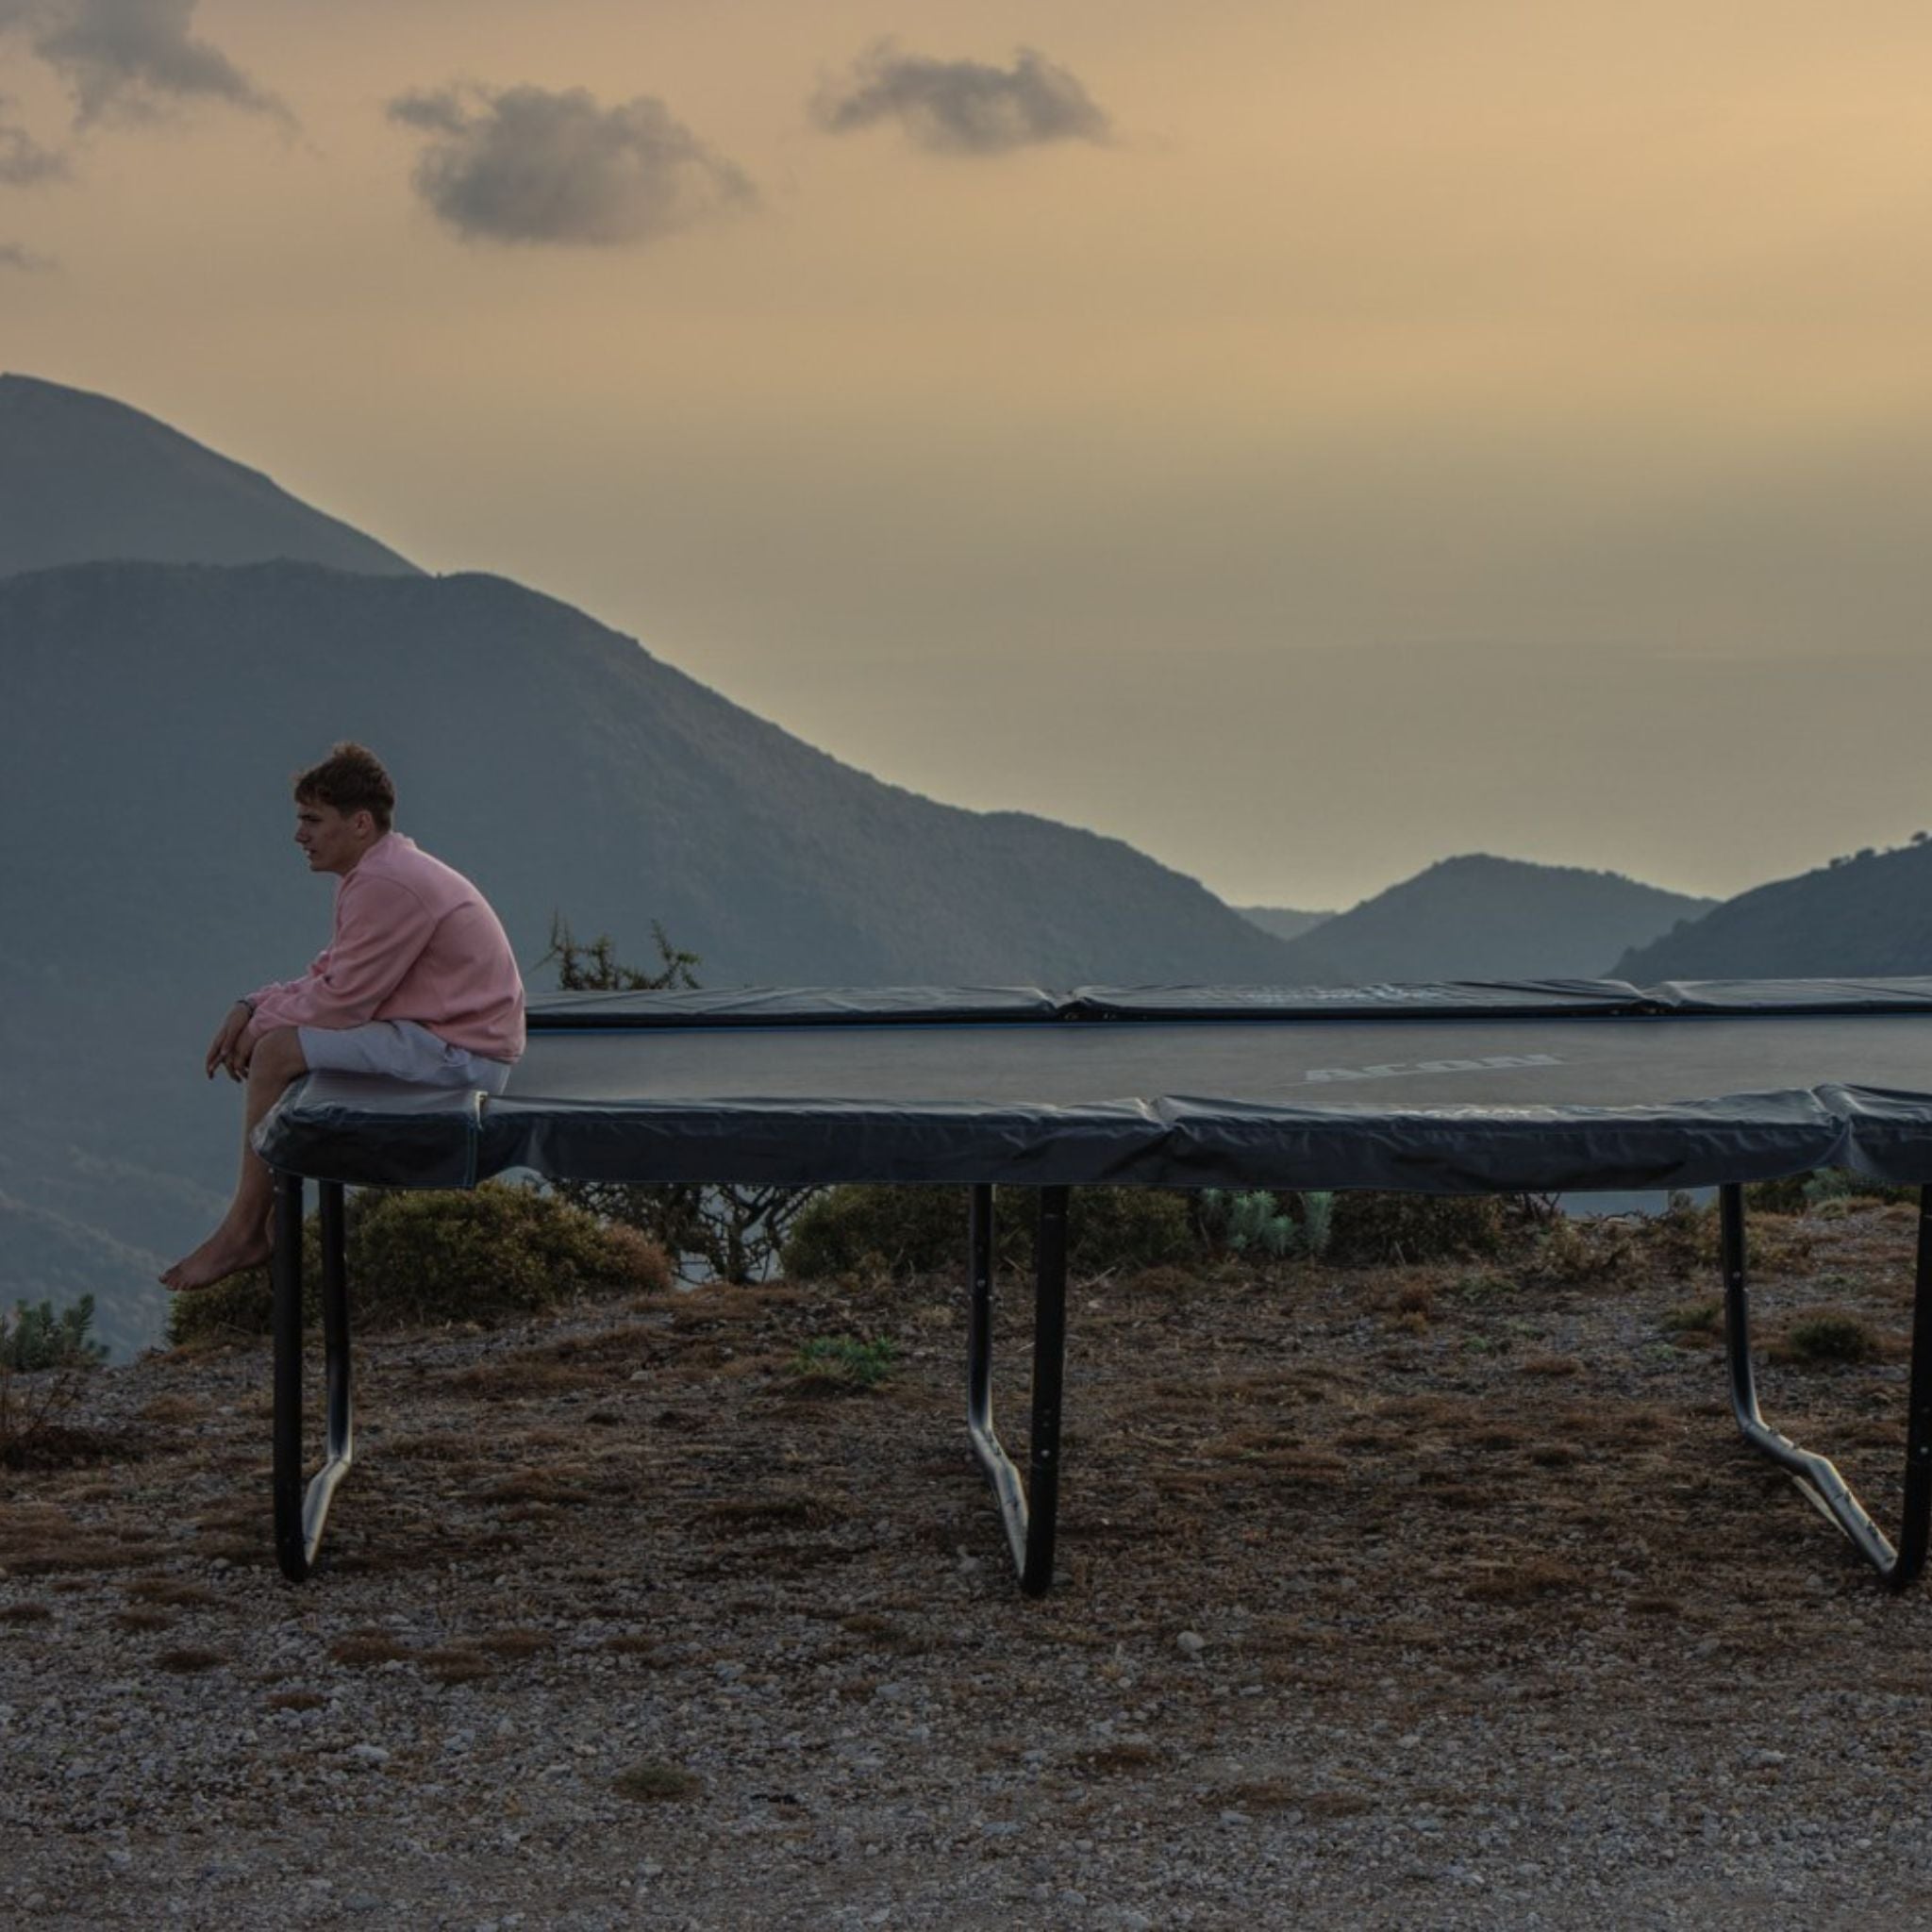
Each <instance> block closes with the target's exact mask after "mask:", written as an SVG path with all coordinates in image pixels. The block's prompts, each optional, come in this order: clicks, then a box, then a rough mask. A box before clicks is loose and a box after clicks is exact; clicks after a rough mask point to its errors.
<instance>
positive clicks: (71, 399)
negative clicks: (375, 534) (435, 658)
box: [0, 375, 415, 576]
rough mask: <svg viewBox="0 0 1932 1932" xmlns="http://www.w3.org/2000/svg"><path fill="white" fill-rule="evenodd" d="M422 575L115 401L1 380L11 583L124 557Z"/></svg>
mask: <svg viewBox="0 0 1932 1932" xmlns="http://www.w3.org/2000/svg"><path fill="white" fill-rule="evenodd" d="M281 557H286V558H295V559H297V560H298V561H302V562H308V563H323V564H328V565H330V566H331V567H333V568H335V569H337V570H353V571H368V572H372V573H375V575H398V574H400V575H408V574H413V572H414V571H415V565H413V564H411V563H409V562H407V561H406V560H405V559H404V558H400V557H398V556H397V555H396V554H395V552H394V551H392V550H389V549H386V548H385V547H384V546H383V545H382V544H380V543H377V542H375V541H374V540H373V539H371V538H368V537H365V536H363V535H362V534H361V533H360V532H359V531H358V530H353V529H351V528H350V527H349V525H347V524H343V523H339V522H337V520H336V519H335V518H334V517H330V516H325V515H323V513H322V512H321V511H320V510H314V509H310V508H308V505H307V504H305V503H301V502H298V501H297V500H296V499H295V498H294V497H292V496H291V495H290V494H289V493H288V491H285V490H282V489H279V488H278V487H277V486H276V485H275V484H274V483H272V482H270V481H269V479H268V478H267V477H266V476H264V475H261V474H260V473H259V472H258V471H256V470H250V469H247V468H245V467H244V466H243V465H242V464H241V463H237V462H231V461H230V460H229V459H228V458H226V457H223V456H217V455H216V454H215V452H214V451H213V450H211V449H206V448H204V447H203V446H202V445H201V444H200V443H198V442H195V441H192V439H191V438H189V437H186V436H183V435H182V434H181V433H180V432H179V431H178V430H175V429H170V428H169V427H168V425H166V424H165V423H158V422H157V421H156V420H155V419H154V418H153V417H152V416H145V415H143V414H142V412H141V411H140V410H139V409H130V408H128V407H127V405H126V404H125V403H117V402H115V401H113V400H112V399H111V398H109V397H108V396H99V395H92V394H90V393H89V392H88V391H85V390H77V389H66V388H63V387H62V386H61V385H60V384H58V383H53V382H41V381H39V380H37V379H36V378H34V377H32V376H27V375H0V576H4V575H8V574H10V573H12V572H15V571H26V570H46V569H49V568H52V567H54V566H56V565H58V564H67V563H86V562H92V561H94V560H96V559H108V558H141V559H148V560H152V561H155V562H159V563H258V562H266V561H268V560H269V559H271V558H281Z"/></svg>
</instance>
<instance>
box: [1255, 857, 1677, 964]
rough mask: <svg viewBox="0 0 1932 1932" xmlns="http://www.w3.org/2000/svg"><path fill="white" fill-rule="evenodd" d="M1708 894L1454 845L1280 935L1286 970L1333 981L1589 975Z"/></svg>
mask: <svg viewBox="0 0 1932 1932" xmlns="http://www.w3.org/2000/svg"><path fill="white" fill-rule="evenodd" d="M1714 903H1715V902H1714V901H1711V900H1707V899H1696V898H1692V897H1691V896H1690V895H1689V894H1687V893H1682V892H1671V891H1665V890H1664V889H1663V888H1662V887H1660V886H1648V885H1644V884H1642V883H1641V881H1639V880H1636V879H1631V878H1626V877H1625V876H1624V874H1620V873H1607V872H1593V871H1591V870H1589V869H1587V868H1585V867H1582V866H1553V865H1541V864H1537V863H1534V862H1532V861H1530V860H1527V859H1520V858H1496V857H1494V856H1493V855H1491V854H1488V853H1465V854H1461V855H1459V856H1457V857H1456V858H1443V859H1439V860H1437V862H1436V863H1435V864H1434V865H1431V866H1428V867H1425V868H1424V870H1423V871H1422V872H1420V873H1418V874H1416V875H1415V876H1414V877H1413V878H1408V879H1404V880H1403V881H1401V882H1400V883H1399V884H1397V885H1394V886H1391V887H1390V888H1389V889H1388V891H1384V892H1378V893H1376V894H1375V895H1374V897H1373V898H1370V899H1365V900H1364V901H1363V902H1362V903H1361V904H1360V905H1359V906H1357V907H1354V908H1351V909H1350V910H1349V911H1347V912H1339V913H1337V914H1336V915H1335V916H1334V917H1333V918H1332V919H1327V920H1324V921H1323V923H1322V924H1320V925H1319V926H1316V927H1315V928H1313V929H1312V930H1311V931H1309V932H1308V933H1307V934H1306V935H1304V936H1302V937H1300V938H1297V939H1291V940H1286V941H1283V951H1284V952H1285V953H1286V954H1287V956H1288V961H1287V963H1288V968H1289V971H1290V973H1291V974H1293V975H1295V976H1297V977H1302V978H1307V979H1312V980H1319V981H1323V982H1324V983H1327V984H1332V985H1344V986H1346V985H1358V984H1361V983H1364V982H1399V981H1403V980H1441V979H1552V978H1554V979H1566V978H1579V979H1590V978H1597V977H1600V976H1603V975H1604V974H1605V968H1606V962H1607V960H1609V959H1610V958H1614V957H1616V955H1617V954H1618V953H1619V952H1620V951H1623V950H1625V949H1627V948H1628V947H1629V946H1630V945H1631V943H1632V940H1633V936H1637V937H1640V938H1647V937H1649V936H1654V935H1655V934H1657V933H1660V932H1662V931H1664V930H1665V929H1666V928H1667V927H1668V926H1669V925H1670V924H1672V922H1673V921H1674V920H1679V919H1684V918H1687V917H1688V918H1695V917H1698V916H1701V915H1702V914H1703V913H1704V912H1706V911H1707V909H1708V908H1710V907H1711V906H1712V905H1713V904H1714Z"/></svg>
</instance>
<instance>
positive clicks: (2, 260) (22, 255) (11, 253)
mask: <svg viewBox="0 0 1932 1932" xmlns="http://www.w3.org/2000/svg"><path fill="white" fill-rule="evenodd" d="M53 266H54V258H53V257H52V256H51V255H36V254H35V253H34V251H33V250H32V249H31V248H23V247H22V246H21V245H20V243H19V242H0V270H6V269H19V270H20V271H21V272H22V273H23V274H25V275H36V274H38V273H40V271H42V269H50V268H52V267H53Z"/></svg>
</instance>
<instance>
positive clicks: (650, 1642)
mask: <svg viewBox="0 0 1932 1932" xmlns="http://www.w3.org/2000/svg"><path fill="white" fill-rule="evenodd" d="M604 1648H605V1649H606V1650H608V1651H610V1652H611V1653H612V1654H613V1655H615V1656H617V1657H636V1658H637V1659H638V1661H639V1662H640V1663H646V1664H653V1665H656V1666H657V1667H658V1668H659V1669H662V1668H663V1667H664V1666H665V1665H666V1664H672V1663H675V1662H676V1661H677V1657H676V1653H675V1652H674V1651H673V1650H672V1649H671V1647H670V1646H669V1645H668V1644H667V1643H666V1642H665V1641H664V1640H663V1639H662V1638H661V1637H647V1636H645V1635H644V1634H643V1632H641V1631H632V1630H626V1631H623V1632H621V1633H620V1634H619V1635H617V1636H615V1637H607V1638H606V1639H605V1640H604Z"/></svg>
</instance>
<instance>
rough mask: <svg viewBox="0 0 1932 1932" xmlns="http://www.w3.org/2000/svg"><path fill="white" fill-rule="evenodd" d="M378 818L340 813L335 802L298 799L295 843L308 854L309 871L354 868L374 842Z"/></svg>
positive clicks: (345, 871) (336, 871)
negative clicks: (328, 803)
mask: <svg viewBox="0 0 1932 1932" xmlns="http://www.w3.org/2000/svg"><path fill="white" fill-rule="evenodd" d="M295 842H296V844H298V845H299V846H301V848H302V849H303V851H304V852H306V853H307V854H308V870H309V871H310V872H332V873H334V874H337V876H338V877H340V876H341V875H342V874H345V873H348V872H350V871H352V870H353V869H354V867H355V864H356V861H357V860H358V858H361V857H362V855H363V854H364V853H365V852H367V851H368V850H369V848H370V846H372V845H373V844H374V843H375V820H374V819H373V818H371V817H370V815H369V814H368V813H367V812H366V811H355V812H347V813H343V812H340V811H338V810H337V809H336V808H335V807H334V806H332V805H317V804H315V803H313V802H312V801H310V800H308V799H306V798H302V799H297V800H296V801H295Z"/></svg>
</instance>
